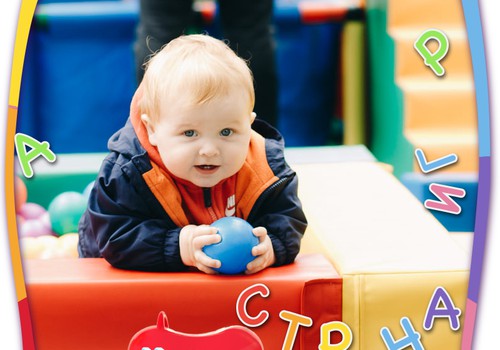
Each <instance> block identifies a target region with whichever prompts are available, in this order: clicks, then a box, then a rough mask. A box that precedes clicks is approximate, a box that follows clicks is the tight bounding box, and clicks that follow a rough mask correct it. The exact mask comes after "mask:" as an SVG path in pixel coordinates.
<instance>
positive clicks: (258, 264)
mask: <svg viewBox="0 0 500 350" xmlns="http://www.w3.org/2000/svg"><path fill="white" fill-rule="evenodd" d="M252 232H253V234H254V236H256V237H257V238H258V239H259V244H257V245H256V246H255V247H253V248H252V255H253V256H255V257H256V258H255V259H254V260H252V261H251V262H249V263H248V265H247V270H246V271H245V273H246V274H252V273H256V272H259V271H261V270H264V269H265V268H266V267H268V266H271V265H272V264H274V262H275V261H276V257H275V256H274V250H273V243H272V242H271V238H269V236H268V235H267V230H266V228H265V227H262V226H260V227H256V228H254V229H253V230H252Z"/></svg>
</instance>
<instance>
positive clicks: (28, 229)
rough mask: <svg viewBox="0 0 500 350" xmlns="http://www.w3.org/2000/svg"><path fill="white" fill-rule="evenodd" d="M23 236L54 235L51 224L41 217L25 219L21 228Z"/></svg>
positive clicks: (20, 233)
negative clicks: (47, 223) (40, 218)
mask: <svg viewBox="0 0 500 350" xmlns="http://www.w3.org/2000/svg"><path fill="white" fill-rule="evenodd" d="M19 231H20V232H19V235H20V236H21V237H39V236H45V235H52V230H51V228H50V226H47V225H46V224H44V223H43V222H42V221H40V220H39V219H25V220H24V221H23V222H22V223H21V224H20V228H19Z"/></svg>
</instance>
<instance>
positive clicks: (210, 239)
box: [193, 234, 221, 249]
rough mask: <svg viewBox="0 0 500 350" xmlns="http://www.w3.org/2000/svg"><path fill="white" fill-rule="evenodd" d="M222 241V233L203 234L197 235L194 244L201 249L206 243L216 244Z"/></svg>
mask: <svg viewBox="0 0 500 350" xmlns="http://www.w3.org/2000/svg"><path fill="white" fill-rule="evenodd" d="M220 241H221V236H220V235H211V234H208V235H201V236H197V237H195V238H194V239H193V246H194V247H195V248H196V249H201V248H203V247H204V246H206V245H211V244H216V243H219V242H220Z"/></svg>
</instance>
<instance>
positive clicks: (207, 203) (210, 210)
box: [203, 187, 217, 221]
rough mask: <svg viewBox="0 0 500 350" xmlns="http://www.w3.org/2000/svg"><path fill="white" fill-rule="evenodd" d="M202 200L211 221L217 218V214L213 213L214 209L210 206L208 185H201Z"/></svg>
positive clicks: (210, 195)
mask: <svg viewBox="0 0 500 350" xmlns="http://www.w3.org/2000/svg"><path fill="white" fill-rule="evenodd" d="M203 202H204V203H205V208H207V211H208V213H209V214H210V217H211V218H212V221H215V220H217V215H216V214H215V211H214V209H213V208H212V191H211V190H210V188H209V187H203Z"/></svg>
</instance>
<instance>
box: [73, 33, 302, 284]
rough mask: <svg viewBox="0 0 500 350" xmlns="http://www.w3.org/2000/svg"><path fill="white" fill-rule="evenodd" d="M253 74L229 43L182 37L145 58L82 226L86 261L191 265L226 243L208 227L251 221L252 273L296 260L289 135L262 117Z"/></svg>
mask: <svg viewBox="0 0 500 350" xmlns="http://www.w3.org/2000/svg"><path fill="white" fill-rule="evenodd" d="M253 106H254V90H253V81H252V75H251V72H250V70H249V68H248V66H247V64H246V63H245V61H243V60H242V59H240V58H239V57H238V56H237V55H236V54H235V53H234V52H233V51H231V49H230V48H229V47H228V46H227V45H226V44H225V43H223V42H222V41H220V40H217V39H214V38H211V37H209V36H207V35H189V36H182V37H179V38H177V39H175V40H173V41H171V42H170V43H169V44H167V45H166V46H165V47H164V48H163V49H162V50H160V51H159V52H158V53H157V54H156V55H154V56H153V58H152V59H151V60H150V61H149V62H148V64H147V69H146V73H145V75H144V78H143V81H142V83H141V85H140V86H139V88H138V89H137V91H136V93H135V95H134V98H133V99H132V103H131V109H130V117H129V119H128V120H127V123H126V125H125V126H124V127H123V128H122V129H120V130H119V131H118V132H117V133H115V134H114V135H113V136H112V137H111V139H110V140H109V143H108V147H109V149H110V153H109V155H108V156H107V157H106V159H105V160H104V161H103V164H102V166H101V169H100V171H99V175H98V178H97V180H96V181H95V185H94V188H93V190H92V192H91V195H90V197H89V204H88V208H87V210H86V212H85V213H84V215H83V217H82V219H81V221H80V226H79V235H80V239H79V244H78V249H79V254H80V256H81V257H101V256H102V257H104V258H105V259H106V260H107V261H108V262H109V263H110V264H111V265H113V266H115V267H119V268H124V269H134V270H146V271H180V270H184V269H186V267H190V266H192V267H196V268H198V269H199V270H201V271H203V272H205V273H215V271H214V270H213V268H217V267H220V261H218V260H214V259H212V258H210V257H208V256H207V255H206V254H204V253H203V251H202V248H203V246H205V245H209V244H214V243H217V242H219V241H220V236H219V235H217V234H216V233H217V229H216V228H214V227H210V226H208V225H209V224H211V223H212V222H213V221H215V220H217V219H219V218H222V217H224V216H237V217H240V218H243V219H245V220H247V221H248V222H249V223H250V224H251V225H252V226H253V227H254V230H253V233H254V235H255V236H257V237H258V238H259V244H258V245H257V246H255V247H254V248H253V250H252V254H253V255H254V256H255V259H254V260H253V261H251V262H250V263H249V264H248V265H247V270H246V273H249V274H250V273H255V272H258V271H260V270H262V269H264V268H266V267H268V266H280V265H284V264H289V263H291V262H293V261H294V259H295V257H296V255H297V254H298V252H299V249H300V241H301V238H302V236H303V234H304V231H305V229H306V226H307V222H306V219H305V216H304V213H303V211H302V208H301V203H300V201H299V199H298V197H297V177H296V175H295V173H294V171H293V170H292V169H290V167H289V166H288V165H287V163H286V162H285V159H284V155H283V146H284V143H283V139H282V137H281V135H280V134H279V133H278V132H277V131H276V130H275V129H273V128H272V127H271V126H269V125H268V124H266V123H265V122H262V121H260V120H256V119H255V113H253Z"/></svg>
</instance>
